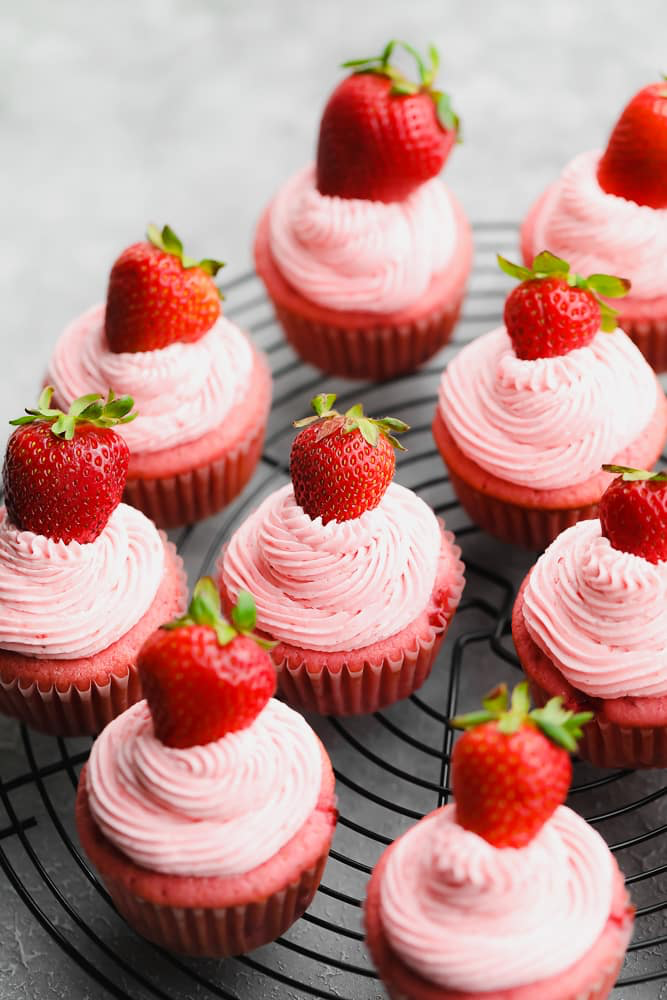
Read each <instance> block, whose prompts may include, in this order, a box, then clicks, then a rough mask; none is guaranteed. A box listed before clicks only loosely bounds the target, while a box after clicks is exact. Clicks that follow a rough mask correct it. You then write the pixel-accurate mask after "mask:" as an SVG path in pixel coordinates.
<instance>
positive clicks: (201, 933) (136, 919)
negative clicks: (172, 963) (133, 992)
mask: <svg viewBox="0 0 667 1000" xmlns="http://www.w3.org/2000/svg"><path fill="white" fill-rule="evenodd" d="M328 856H329V851H328V850H327V851H325V852H324V853H323V854H322V855H321V856H320V857H319V858H318V860H317V862H316V863H315V864H314V865H313V866H311V867H310V868H308V869H307V870H306V871H304V872H302V874H301V877H300V878H299V880H298V881H297V882H293V883H292V884H291V885H288V886H286V887H285V889H283V890H281V891H280V892H276V893H274V894H273V895H271V896H268V897H267V898H266V899H262V900H258V901H257V902H253V903H247V904H245V905H238V906H233V907H226V908H224V907H177V906H159V905H157V904H155V903H152V902H148V901H147V900H145V899H141V898H139V897H138V896H135V895H133V894H132V893H131V892H129V890H128V888H127V886H126V885H125V884H124V883H123V882H122V881H120V880H118V879H112V878H109V877H107V878H106V879H105V885H106V887H107V889H108V890H109V894H110V896H111V898H112V899H113V902H114V905H115V907H116V909H117V910H118V912H119V913H120V914H121V916H122V917H124V919H125V920H126V921H127V922H128V924H129V925H130V927H132V928H134V930H135V931H137V933H138V934H141V935H142V937H145V938H148V940H149V941H153V942H155V944H159V945H161V946H162V947H163V948H167V949H168V950H169V951H175V952H179V953H181V954H183V955H199V956H209V957H217V958H224V957H227V956H230V955H241V954H243V953H244V952H247V951H252V950H253V949H254V948H259V947H260V946H261V945H263V944H267V943H268V942H269V941H275V939H276V938H277V937H280V935H281V934H284V933H285V931H286V930H287V929H288V928H289V927H291V926H292V924H293V923H294V922H295V921H296V920H298V919H299V917H300V916H302V914H303V913H304V912H305V911H306V910H307V909H308V907H309V906H310V904H311V902H312V899H313V896H314V895H315V893H316V892H317V887H318V886H319V884H320V882H321V881H322V875H323V873H324V867H325V865H326V862H327V858H328Z"/></svg>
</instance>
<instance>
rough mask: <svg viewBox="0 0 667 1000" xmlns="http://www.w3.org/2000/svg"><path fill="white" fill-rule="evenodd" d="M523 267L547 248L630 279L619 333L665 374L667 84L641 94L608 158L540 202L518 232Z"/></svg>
mask: <svg viewBox="0 0 667 1000" xmlns="http://www.w3.org/2000/svg"><path fill="white" fill-rule="evenodd" d="M521 245H522V250H523V256H524V260H525V262H526V263H528V262H529V261H531V260H532V259H533V256H534V255H535V254H536V253H538V252H539V250H541V249H542V247H545V246H548V247H550V248H551V249H552V250H553V251H554V252H555V253H558V254H560V255H561V256H563V257H567V259H568V260H569V261H571V262H572V265H573V266H574V267H576V268H577V270H578V271H583V272H584V273H586V272H588V271H609V272H611V273H617V274H625V275H627V276H628V277H629V278H630V279H631V281H632V290H631V292H630V294H629V295H628V297H627V298H626V299H625V300H624V301H623V303H622V305H621V308H620V315H619V320H618V323H619V326H620V327H622V328H623V329H624V330H625V331H626V332H627V333H628V334H629V335H630V336H631V337H632V339H633V340H634V342H635V343H636V344H637V346H638V347H639V349H640V350H641V352H642V354H644V356H645V357H646V359H647V360H648V361H649V363H650V364H651V365H652V366H653V367H654V368H655V369H656V371H665V370H667V82H665V81H664V80H663V81H661V82H660V83H653V84H651V85H650V86H648V87H644V89H643V90H640V91H639V93H638V94H636V95H635V96H634V97H633V98H632V100H631V101H630V103H629V104H628V106H627V107H626V108H625V110H624V111H623V113H622V115H621V117H620V119H619V120H618V122H617V123H616V125H615V127H614V130H613V132H612V134H611V137H610V139H609V144H608V145H607V148H606V150H605V151H604V152H603V153H600V151H599V150H594V151H592V152H587V153H581V154H580V155H579V156H576V157H575V158H574V159H573V160H571V161H570V163H568V165H567V166H566V167H565V169H564V170H563V172H562V174H561V175H560V177H559V178H558V180H557V181H555V182H554V183H553V184H552V185H551V186H550V187H548V188H547V190H546V191H545V192H544V194H542V195H541V197H540V198H538V200H537V201H536V202H535V204H534V205H533V207H532V208H531V210H530V212H529V213H528V216H527V218H526V220H525V222H524V224H523V227H522V230H521Z"/></svg>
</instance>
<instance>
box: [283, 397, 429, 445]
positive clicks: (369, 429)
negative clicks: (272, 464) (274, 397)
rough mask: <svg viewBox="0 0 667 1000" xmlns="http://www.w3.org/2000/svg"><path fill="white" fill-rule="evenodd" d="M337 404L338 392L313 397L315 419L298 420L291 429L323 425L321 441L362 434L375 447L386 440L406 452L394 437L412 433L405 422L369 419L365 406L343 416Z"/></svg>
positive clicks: (353, 409)
mask: <svg viewBox="0 0 667 1000" xmlns="http://www.w3.org/2000/svg"><path fill="white" fill-rule="evenodd" d="M335 402H336V394H335V393H324V392H322V393H320V394H319V395H318V396H314V397H313V398H312V399H311V401H310V405H311V406H312V408H313V410H314V411H315V416H311V417H303V418H302V419H301V420H295V421H294V422H293V423H292V426H293V427H307V426H308V424H313V423H317V422H320V424H321V429H320V431H319V435H318V440H322V438H325V437H328V436H329V435H330V434H333V433H335V432H336V431H338V430H340V431H341V433H343V434H351V433H352V431H359V433H360V434H361V436H362V437H363V438H364V440H365V441H367V442H368V444H370V445H372V446H373V447H374V448H376V447H377V445H378V442H379V440H380V437H386V439H387V441H389V443H390V444H391V445H392V446H393V447H394V448H397V449H398V450H399V451H405V450H406V449H405V448H404V447H403V445H402V444H401V442H400V441H399V440H398V439H397V438H396V437H395V435H396V434H404V433H405V431H409V430H410V427H409V426H408V424H406V423H405V422H404V421H403V420H397V419H396V417H380V418H378V419H375V418H374V417H367V416H366V415H365V414H364V407H363V404H362V403H355V405H354V406H351V407H350V408H349V410H346V411H345V413H344V414H341V413H339V412H338V410H334V409H333V405H334V403H335Z"/></svg>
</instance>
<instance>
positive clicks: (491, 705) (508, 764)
mask: <svg viewBox="0 0 667 1000" xmlns="http://www.w3.org/2000/svg"><path fill="white" fill-rule="evenodd" d="M507 702H508V699H507V688H506V687H505V685H504V684H502V685H501V686H500V687H499V688H497V689H496V690H495V691H492V692H491V694H490V695H488V697H487V698H486V699H485V700H484V703H483V704H484V711H480V712H473V713H472V714H471V715H461V716H458V717H457V718H455V719H452V720H451V723H450V724H451V725H452V726H454V727H455V728H457V729H465V730H466V732H465V733H464V734H463V736H462V737H461V738H460V739H459V740H458V742H457V743H456V746H455V747H454V753H453V755H452V785H453V789H454V797H455V799H456V818H457V821H458V822H459V823H460V825H461V826H463V827H465V828H466V830H472V831H473V832H474V833H477V834H479V836H480V837H483V838H484V840H487V841H488V842H489V843H490V844H493V845H494V846H495V847H523V846H524V845H525V844H527V843H528V842H529V841H531V840H532V839H533V837H534V836H535V835H536V834H537V833H538V832H539V830H541V828H542V827H543V826H544V824H545V823H546V821H547V820H548V819H549V817H550V816H551V815H552V814H553V812H554V810H555V809H556V808H557V807H558V806H559V805H561V803H563V802H564V801H565V797H566V795H567V790H568V788H569V787H570V781H571V780H572V763H571V761H570V756H569V754H570V753H571V752H573V751H574V750H576V747H577V741H578V740H579V738H580V737H581V726H582V725H583V724H584V723H586V722H588V721H589V720H590V719H592V718H593V715H592V713H591V712H580V713H579V714H577V715H574V714H573V713H572V712H569V711H566V710H565V709H564V708H563V707H562V699H561V698H552V699H551V701H549V702H548V703H547V704H546V705H545V707H544V708H536V709H533V711H532V712H531V710H530V697H529V695H528V684H527V683H526V682H525V681H524V682H523V683H522V684H518V685H517V687H516V688H515V689H514V692H513V693H512V704H511V707H510V708H509V709H508V703H507Z"/></svg>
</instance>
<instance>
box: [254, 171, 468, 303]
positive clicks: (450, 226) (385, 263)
mask: <svg viewBox="0 0 667 1000" xmlns="http://www.w3.org/2000/svg"><path fill="white" fill-rule="evenodd" d="M269 241H270V247H271V254H272V256H273V259H274V261H275V263H276V264H277V266H278V268H279V269H280V271H281V272H282V274H283V275H284V277H285V278H286V279H287V281H289V282H290V284H292V285H293V286H294V288H296V289H297V290H298V291H299V292H301V294H302V295H304V296H305V297H306V298H307V299H310V300H311V301H312V302H317V303H318V304H319V305H322V306H327V307H329V308H330V309H345V310H357V311H361V312H372V313H390V312H395V311H398V310H400V309H404V308H406V307H407V306H410V305H412V304H413V303H414V302H417V301H418V299H419V298H420V297H421V296H422V295H423V294H424V293H425V292H426V289H427V288H428V286H429V283H430V281H431V278H432V277H433V275H434V274H436V273H437V272H438V271H441V270H443V268H444V267H445V266H446V265H447V263H448V261H449V260H450V258H451V256H452V253H453V252H454V246H455V242H456V226H455V221H454V213H453V211H452V204H451V200H450V197H449V194H448V192H447V188H446V187H445V186H444V184H443V183H442V181H440V180H438V179H437V178H436V179H434V180H432V181H428V182H427V183H426V184H422V185H421V187H419V188H418V189H417V190H416V191H415V192H414V193H413V194H411V195H410V196H409V197H408V198H406V199H405V201H400V202H390V203H384V202H381V201H366V200H365V199H361V198H336V197H330V196H328V195H322V194H320V193H319V191H318V190H317V187H316V185H315V168H314V166H308V167H306V168H305V169H303V170H300V171H299V173H297V174H295V175H294V177H292V178H291V179H290V180H289V181H287V183H286V184H285V185H284V186H283V187H282V188H281V190H280V191H279V192H278V194H277V195H276V197H275V199H274V201H273V203H272V205H271V210H270V220H269Z"/></svg>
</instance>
